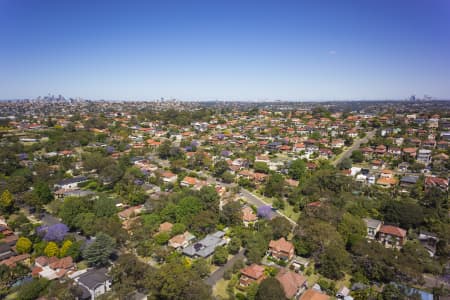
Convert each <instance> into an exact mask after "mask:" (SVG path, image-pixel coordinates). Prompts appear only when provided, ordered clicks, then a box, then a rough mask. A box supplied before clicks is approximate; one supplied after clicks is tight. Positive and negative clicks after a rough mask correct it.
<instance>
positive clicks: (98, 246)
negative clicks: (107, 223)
mask: <svg viewBox="0 0 450 300" xmlns="http://www.w3.org/2000/svg"><path fill="white" fill-rule="evenodd" d="M115 244H116V243H115V241H114V239H113V238H112V237H110V236H109V235H107V234H105V233H103V232H99V233H98V234H97V235H96V236H95V241H94V242H92V243H91V244H90V245H88V246H87V247H86V248H85V249H84V251H83V257H84V258H85V259H86V260H87V262H88V263H89V265H91V266H105V265H107V264H108V259H109V257H110V256H111V254H112V253H113V251H114V246H115Z"/></svg>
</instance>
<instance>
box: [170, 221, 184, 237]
mask: <svg viewBox="0 0 450 300" xmlns="http://www.w3.org/2000/svg"><path fill="white" fill-rule="evenodd" d="M185 231H186V225H184V224H181V223H175V224H173V227H172V230H171V231H170V235H171V236H174V235H177V234H181V233H183V232H185Z"/></svg>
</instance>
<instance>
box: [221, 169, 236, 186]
mask: <svg viewBox="0 0 450 300" xmlns="http://www.w3.org/2000/svg"><path fill="white" fill-rule="evenodd" d="M221 178H222V181H223V182H225V183H233V182H234V179H235V177H234V175H233V174H231V172H228V171H226V172H225V173H223V174H222V176H221Z"/></svg>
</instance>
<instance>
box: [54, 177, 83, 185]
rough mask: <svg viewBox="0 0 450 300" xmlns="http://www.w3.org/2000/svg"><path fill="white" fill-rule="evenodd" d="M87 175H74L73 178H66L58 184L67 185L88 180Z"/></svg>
mask: <svg viewBox="0 0 450 300" xmlns="http://www.w3.org/2000/svg"><path fill="white" fill-rule="evenodd" d="M86 180H87V177H85V176H78V177H73V178H67V179H64V180H61V181H60V182H59V183H58V185H66V184H71V183H80V182H83V181H86Z"/></svg>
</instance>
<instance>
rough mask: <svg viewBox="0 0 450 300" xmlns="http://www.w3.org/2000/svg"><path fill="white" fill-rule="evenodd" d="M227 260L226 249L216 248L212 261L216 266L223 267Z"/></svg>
mask: <svg viewBox="0 0 450 300" xmlns="http://www.w3.org/2000/svg"><path fill="white" fill-rule="evenodd" d="M227 260H228V249H227V248H226V247H217V248H216V250H215V251H214V255H213V258H212V261H213V263H214V264H216V265H220V266H221V265H224V264H225V263H226V262H227Z"/></svg>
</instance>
